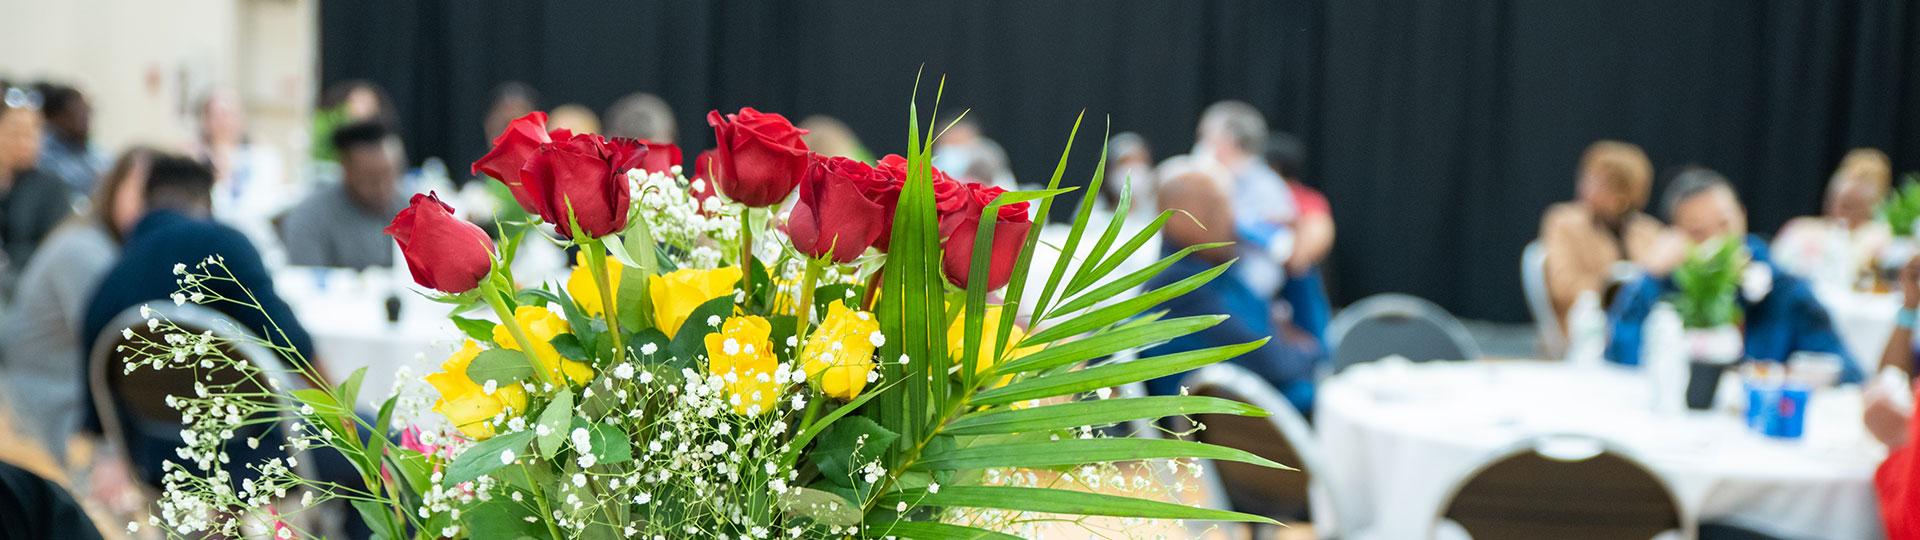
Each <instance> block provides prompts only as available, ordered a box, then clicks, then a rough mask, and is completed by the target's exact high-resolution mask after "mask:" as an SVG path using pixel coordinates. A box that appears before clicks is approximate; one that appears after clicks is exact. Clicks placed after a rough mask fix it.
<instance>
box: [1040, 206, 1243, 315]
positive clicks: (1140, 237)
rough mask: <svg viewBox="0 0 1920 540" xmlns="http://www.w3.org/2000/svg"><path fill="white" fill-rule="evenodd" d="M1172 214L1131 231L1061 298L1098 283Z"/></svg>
mask: <svg viewBox="0 0 1920 540" xmlns="http://www.w3.org/2000/svg"><path fill="white" fill-rule="evenodd" d="M1172 216H1173V211H1172V210H1167V211H1163V212H1160V215H1159V216H1156V217H1154V218H1153V222H1151V223H1148V224H1147V226H1146V227H1145V228H1142V229H1140V230H1139V231H1138V232H1135V233H1133V237H1132V238H1131V239H1128V240H1127V243H1125V244H1122V245H1121V246H1120V249H1116V250H1113V253H1111V254H1109V255H1108V256H1107V258H1106V260H1103V261H1100V262H1099V264H1095V265H1093V270H1091V271H1084V272H1081V275H1082V276H1086V282H1085V283H1081V282H1079V280H1078V279H1076V280H1075V282H1074V283H1069V284H1068V285H1067V292H1066V296H1063V297H1062V298H1065V297H1067V296H1073V295H1075V294H1079V293H1080V291H1083V290H1086V288H1087V287H1091V286H1093V284H1094V283H1098V282H1099V281H1100V279H1101V278H1105V277H1107V275H1108V274H1112V273H1113V271H1114V269H1116V268H1119V267H1120V264H1121V263H1124V262H1126V261H1127V257H1128V256H1131V255H1133V254H1134V253H1137V252H1139V251H1140V249H1141V248H1142V247H1144V246H1145V245H1146V243H1147V241H1149V240H1152V239H1154V238H1155V237H1156V236H1159V234H1160V228H1161V227H1163V226H1165V225H1166V224H1167V219H1168V218H1170V217H1172ZM1114 220H1115V221H1116V222H1122V223H1124V222H1125V219H1123V218H1117V217H1116V218H1114ZM1223 245H1224V244H1223ZM1055 311H1058V312H1060V313H1072V312H1073V310H1072V309H1067V308H1066V307H1065V306H1062V307H1060V308H1056V309H1055Z"/></svg>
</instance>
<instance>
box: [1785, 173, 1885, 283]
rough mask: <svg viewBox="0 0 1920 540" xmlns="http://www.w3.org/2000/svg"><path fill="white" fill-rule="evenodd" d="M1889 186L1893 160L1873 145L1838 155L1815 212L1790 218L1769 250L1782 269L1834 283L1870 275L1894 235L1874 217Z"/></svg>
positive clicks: (1851, 280) (1854, 280)
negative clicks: (1824, 200) (1823, 199)
mask: <svg viewBox="0 0 1920 540" xmlns="http://www.w3.org/2000/svg"><path fill="white" fill-rule="evenodd" d="M1892 188H1893V164H1892V163H1891V162H1890V161H1888V160H1887V154H1886V153H1884V152H1881V151H1879V150H1876V149H1873V148H1855V149H1853V150H1852V151H1850V152H1847V155H1846V156H1845V157H1843V158H1841V159H1840V165H1839V166H1838V167H1835V168H1834V171H1833V176H1832V177H1831V178H1830V179H1828V180H1827V194H1826V202H1825V204H1824V205H1823V207H1822V208H1823V211H1822V213H1821V215H1819V216H1804V217H1798V218H1794V219H1793V220H1791V221H1788V222H1787V224H1786V225H1784V226H1781V227H1780V234H1778V235H1776V236H1774V239H1773V255H1774V261H1775V263H1776V264H1779V265H1780V268H1781V269H1782V270H1786V271H1788V272H1792V273H1794V274H1795V275H1798V276H1801V277H1805V278H1808V279H1811V280H1814V281H1817V282H1821V283H1824V284H1828V285H1832V286H1840V287H1847V286H1852V285H1853V284H1855V283H1856V282H1858V280H1859V278H1860V277H1861V276H1862V275H1871V273H1872V270H1873V261H1874V259H1875V258H1876V257H1878V256H1879V253H1880V250H1881V249H1883V248H1885V247H1886V246H1887V244H1888V243H1889V242H1892V241H1893V229H1892V227H1890V226H1889V225H1888V224H1887V223H1886V222H1885V221H1882V220H1879V219H1876V218H1875V214H1876V213H1877V209H1878V207H1879V205H1880V201H1881V200H1883V199H1886V198H1887V192H1888V191H1890V190H1892Z"/></svg>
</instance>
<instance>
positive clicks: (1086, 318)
mask: <svg viewBox="0 0 1920 540" xmlns="http://www.w3.org/2000/svg"><path fill="white" fill-rule="evenodd" d="M1232 265H1233V263H1232V262H1227V263H1225V264H1221V265H1219V266H1215V267H1213V268H1209V269H1207V270H1205V271H1203V272H1200V273H1198V274H1194V275H1191V276H1187V278H1186V279H1182V280H1180V281H1176V282H1173V283H1172V284H1169V285H1167V286H1165V287H1161V288H1158V289H1154V290H1151V291H1147V292H1144V293H1141V294H1140V296H1136V297H1133V298H1128V299H1126V300H1122V301H1119V302H1115V303H1114V304H1112V305H1108V306H1105V307H1101V308H1099V309H1095V310H1093V311H1089V312H1086V313H1084V314H1081V315H1078V316H1075V317H1073V318H1071V319H1067V320H1066V321H1065V322H1061V323H1060V324H1056V325H1053V326H1049V327H1047V328H1045V329H1042V330H1040V331H1039V332H1035V333H1034V334H1033V335H1031V336H1027V339H1025V340H1022V341H1021V343H1022V344H1023V345H1035V344H1041V343H1047V342H1050V341H1055V340H1058V339H1061V338H1065V337H1069V336H1076V335H1080V334H1081V333H1084V332H1089V331H1092V330H1093V329H1095V328H1099V327H1102V326H1106V325H1109V324H1113V323H1116V322H1120V320H1122V319H1125V318H1127V317H1132V316H1134V315H1136V314H1139V313H1140V312H1141V311H1145V310H1146V309H1147V308H1150V307H1153V306H1157V305H1160V303H1161V302H1165V301H1167V300H1170V299H1173V298H1174V297H1176V296H1180V295H1183V294H1187V293H1189V292H1192V291H1193V290H1194V289H1198V288H1200V286H1201V285H1205V284H1207V282H1208V281H1212V280H1213V278H1214V277H1215V276H1219V275H1220V273H1221V272H1226V271H1227V267H1229V266H1232Z"/></svg>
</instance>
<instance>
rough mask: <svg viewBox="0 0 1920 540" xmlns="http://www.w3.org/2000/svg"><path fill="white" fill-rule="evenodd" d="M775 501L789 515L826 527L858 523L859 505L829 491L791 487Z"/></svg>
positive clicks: (847, 525) (848, 525)
mask: <svg viewBox="0 0 1920 540" xmlns="http://www.w3.org/2000/svg"><path fill="white" fill-rule="evenodd" d="M775 503H776V504H778V505H779V506H780V511H782V512H786V514H787V515H789V516H793V517H796V518H802V519H807V520H812V521H813V522H814V523H818V524H820V525H825V526H828V527H851V526H854V525H859V524H860V505H859V504H855V503H854V502H853V501H849V500H847V498H846V497H841V496H839V495H835V494H834V493H833V492H830V491H824V490H818V489H813V488H804V487H798V488H793V489H790V490H787V492H786V493H782V494H780V495H779V496H778V498H776V499H775Z"/></svg>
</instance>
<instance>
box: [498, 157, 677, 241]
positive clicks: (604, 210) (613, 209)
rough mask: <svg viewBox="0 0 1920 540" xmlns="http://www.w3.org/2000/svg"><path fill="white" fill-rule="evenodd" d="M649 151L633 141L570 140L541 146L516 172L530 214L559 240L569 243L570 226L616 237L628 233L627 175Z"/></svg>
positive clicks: (599, 234) (594, 233)
mask: <svg viewBox="0 0 1920 540" xmlns="http://www.w3.org/2000/svg"><path fill="white" fill-rule="evenodd" d="M646 157H647V147H646V146H645V145H643V144H641V143H640V141H636V140H633V139H613V140H607V139H606V138H603V137H601V136H599V135H593V134H581V135H574V136H572V137H571V138H568V139H567V140H565V141H556V142H553V143H550V144H546V145H542V146H541V147H540V150H539V151H537V152H534V154H533V157H532V158H531V159H528V160H527V164H526V166H524V167H521V169H520V182H521V184H522V185H523V187H524V188H525V189H526V190H527V194H528V196H529V197H530V198H531V199H532V200H533V202H534V208H533V209H532V210H533V212H534V213H536V214H539V215H540V219H542V220H545V221H546V222H547V223H552V224H553V225H554V228H555V229H557V230H559V232H560V236H563V237H567V238H572V237H573V230H572V227H571V225H570V224H569V221H568V215H569V214H568V212H567V210H568V209H572V214H571V215H572V219H573V222H576V223H579V225H580V230H581V231H583V232H585V233H587V235H588V236H591V237H595V238H598V237H602V236H606V235H609V234H613V233H617V232H620V230H621V229H625V228H626V227H627V209H628V202H629V201H631V200H632V194H631V193H630V192H629V191H628V190H629V188H628V185H627V171H628V170H630V169H634V168H637V167H639V166H640V163H641V162H643V161H645V160H646Z"/></svg>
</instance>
